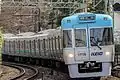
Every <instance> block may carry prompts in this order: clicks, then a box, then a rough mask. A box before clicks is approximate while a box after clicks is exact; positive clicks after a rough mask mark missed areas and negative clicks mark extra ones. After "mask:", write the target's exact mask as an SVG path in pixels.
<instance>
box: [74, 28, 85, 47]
mask: <svg viewBox="0 0 120 80" xmlns="http://www.w3.org/2000/svg"><path fill="white" fill-rule="evenodd" d="M75 46H76V47H85V46H86V30H85V29H75Z"/></svg>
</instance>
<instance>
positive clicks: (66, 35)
mask: <svg viewBox="0 0 120 80" xmlns="http://www.w3.org/2000/svg"><path fill="white" fill-rule="evenodd" d="M63 47H64V48H69V47H72V33H71V30H63Z"/></svg>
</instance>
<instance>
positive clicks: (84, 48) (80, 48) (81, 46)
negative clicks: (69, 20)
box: [74, 25, 89, 61]
mask: <svg viewBox="0 0 120 80" xmlns="http://www.w3.org/2000/svg"><path fill="white" fill-rule="evenodd" d="M87 34H88V29H87V26H86V25H84V28H75V29H74V42H75V45H74V51H75V52H74V53H75V60H76V61H88V60H89V49H88V35H87Z"/></svg>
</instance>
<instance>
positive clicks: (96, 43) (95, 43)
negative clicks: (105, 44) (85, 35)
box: [90, 37, 102, 50]
mask: <svg viewBox="0 0 120 80" xmlns="http://www.w3.org/2000/svg"><path fill="white" fill-rule="evenodd" d="M90 42H92V43H93V44H94V45H95V46H97V47H98V48H99V49H100V50H101V49H102V48H101V47H100V46H99V45H98V41H96V40H95V37H90Z"/></svg>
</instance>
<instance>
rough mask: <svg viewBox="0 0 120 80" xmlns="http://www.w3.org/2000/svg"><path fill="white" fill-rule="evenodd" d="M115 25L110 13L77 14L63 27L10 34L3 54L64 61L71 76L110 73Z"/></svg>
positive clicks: (65, 19) (66, 19) (6, 38)
mask: <svg viewBox="0 0 120 80" xmlns="http://www.w3.org/2000/svg"><path fill="white" fill-rule="evenodd" d="M91 16H92V17H93V18H94V16H95V19H92V18H91ZM80 17H89V18H90V19H91V20H90V19H89V20H90V21H89V20H87V21H86V20H83V19H84V18H80ZM79 18H80V19H79ZM80 20H81V21H80ZM112 28H113V26H112V18H111V17H110V16H108V15H104V14H89V13H88V14H86V13H85V14H76V15H73V16H70V17H66V18H64V19H63V20H62V29H49V30H44V31H41V32H39V33H30V32H27V33H21V34H18V35H12V36H9V35H8V34H7V35H6V36H5V37H4V38H5V42H4V48H3V54H5V55H12V56H24V57H32V58H44V59H52V60H58V61H62V62H65V64H66V65H68V70H69V75H70V77H71V78H83V77H101V76H108V75H111V68H112V62H113V61H114V44H113V32H112ZM96 40H97V41H96Z"/></svg>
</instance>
